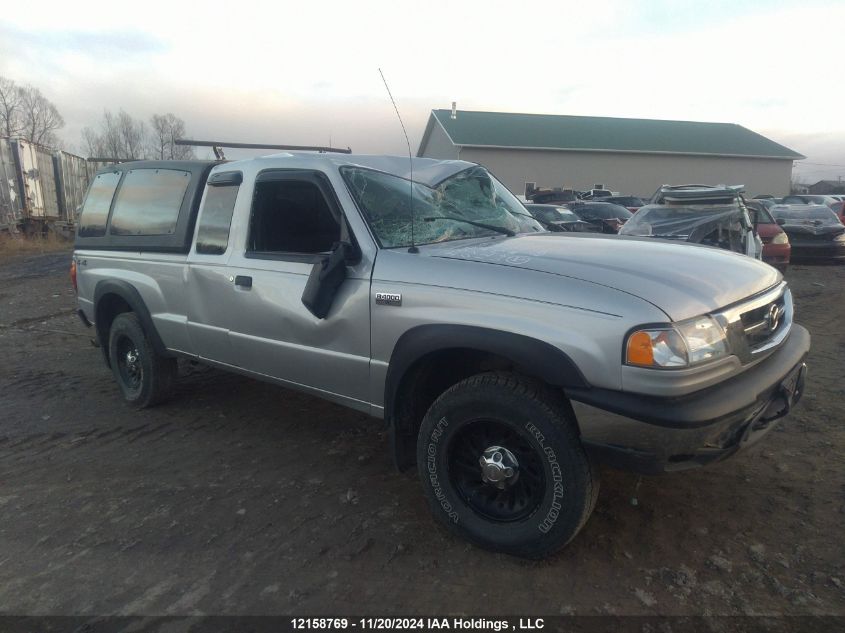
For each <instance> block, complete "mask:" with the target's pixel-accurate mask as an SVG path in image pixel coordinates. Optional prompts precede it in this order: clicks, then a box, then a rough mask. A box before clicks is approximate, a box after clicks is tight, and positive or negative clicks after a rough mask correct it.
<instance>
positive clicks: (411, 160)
mask: <svg viewBox="0 0 845 633" xmlns="http://www.w3.org/2000/svg"><path fill="white" fill-rule="evenodd" d="M378 74H379V75H381V80H382V81H383V82H384V87H385V88H386V89H387V96H388V97H390V101H391V103H393V109H394V110H396V117H397V118H398V119H399V125H401V126H402V133H403V134H404V135H405V143H407V145H408V162H409V163H410V164H411V247H410V248H409V249H408V252H409V253H419V252H420V249H418V248H417V246H416V244H415V243H414V155H413V154H412V153H411V141H409V140H408V132H407V131H406V130H405V124H404V123H403V122H402V115H401V114H399V107H398V106H397V105H396V100H395V99H394V98H393V94H391V92H390V86H388V85H387V79H385V78H384V73H383V72H381V68H379V69H378Z"/></svg>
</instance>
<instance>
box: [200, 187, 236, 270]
mask: <svg viewBox="0 0 845 633" xmlns="http://www.w3.org/2000/svg"><path fill="white" fill-rule="evenodd" d="M242 178H243V177H242V175H241V173H240V172H222V173H218V174H214V176H213V177H212V178H211V179H209V182H208V186H207V187H206V192H205V202H204V203H203V207H202V212H201V213H200V219H199V226H198V227H197V243H196V252H197V253H198V254H200V255H223V254H224V253H225V252H226V250H227V249H228V247H229V231H230V229H231V226H232V215H233V214H234V212H235V201H236V200H237V198H238V191H239V190H240V184H241V180H242Z"/></svg>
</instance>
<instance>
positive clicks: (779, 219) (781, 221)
mask: <svg viewBox="0 0 845 633" xmlns="http://www.w3.org/2000/svg"><path fill="white" fill-rule="evenodd" d="M775 222H776V223H777V225H778V226H783V225H784V224H786V220H784V219H783V218H778V219H777V220H775Z"/></svg>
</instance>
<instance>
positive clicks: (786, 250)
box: [745, 199, 792, 273]
mask: <svg viewBox="0 0 845 633" xmlns="http://www.w3.org/2000/svg"><path fill="white" fill-rule="evenodd" d="M766 202H770V200H756V199H755V200H747V201H746V203H745V206H746V207H748V209H749V211H751V212H752V215H753V222H754V228H755V229H756V230H757V235H759V236H760V240H761V241H762V242H763V261H764V262H766V263H767V264H769V265H770V266H774V267H775V268H777V269H778V270H779V271H781V272H782V273H784V272H786V269H787V268H788V267H789V257H790V254H791V252H792V247H791V246H790V244H789V236H788V235H787V234H786V232H785V231H784V230H783V229H782V228H781V227H780V224H779V223H778V221H776V220H775V219H774V218H773V217H772V214H771V213H769V211H768V206H771V205H766V204H765V203H766ZM780 222H783V220H780Z"/></svg>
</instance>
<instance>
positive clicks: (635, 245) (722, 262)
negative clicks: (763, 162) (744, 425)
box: [421, 233, 781, 321]
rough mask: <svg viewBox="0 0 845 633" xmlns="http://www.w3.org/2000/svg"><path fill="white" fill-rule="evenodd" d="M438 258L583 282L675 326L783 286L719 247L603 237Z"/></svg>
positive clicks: (504, 245) (472, 249)
mask: <svg viewBox="0 0 845 633" xmlns="http://www.w3.org/2000/svg"><path fill="white" fill-rule="evenodd" d="M421 250H422V251H423V252H424V253H425V254H427V255H429V256H432V257H440V258H448V259H457V260H466V261H472V262H481V263H486V264H490V265H495V266H509V267H513V268H521V269H525V270H532V271H537V272H540V273H546V274H549V275H558V276H563V277H569V278H573V279H579V280H581V281H586V282H590V283H594V284H598V285H602V286H606V287H609V288H613V289H615V290H619V291H621V292H625V293H628V294H631V295H634V296H637V297H639V298H641V299H643V300H645V301H648V302H649V303H651V304H652V305H654V306H656V307H658V308H659V309H660V310H662V311H663V312H664V313H666V314H667V315H668V316H669V317H670V318H671V319H672V320H673V321H681V320H683V319H688V318H691V317H695V316H699V315H701V314H706V313H708V312H713V311H715V310H718V309H720V308H723V307H725V306H727V305H729V304H732V303H735V302H737V301H740V300H742V299H745V298H747V297H749V296H751V295H754V294H757V293H759V292H762V291H764V290H766V289H768V288H770V287H772V286H773V285H775V284H776V283H778V281H780V278H781V276H780V274H779V273H778V272H777V271H776V270H775V269H774V268H772V267H770V266H768V265H767V264H763V263H762V262H759V261H757V260H755V259H752V258H750V257H747V256H745V255H738V254H736V253H730V252H728V251H724V250H721V249H717V248H709V247H702V246H696V245H690V244H686V243H684V244H673V243H671V242H663V241H659V240H654V239H650V238H628V237H620V236H616V235H601V234H596V233H543V234H540V235H518V236H516V237H513V238H506V239H495V240H489V241H484V242H480V241H479V240H470V241H466V242H448V243H443V244H434V245H429V246H427V247H424V249H421Z"/></svg>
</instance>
